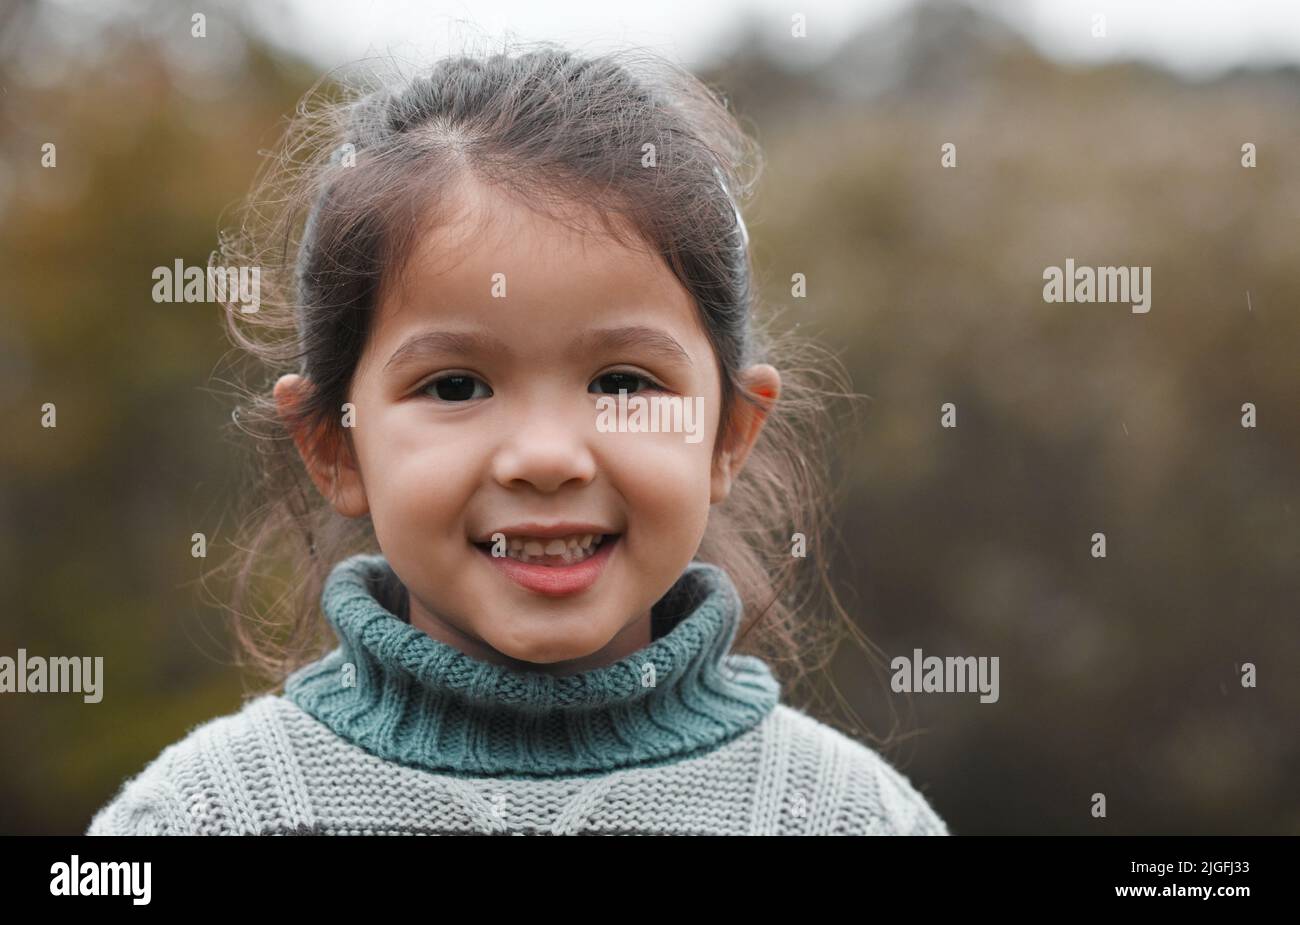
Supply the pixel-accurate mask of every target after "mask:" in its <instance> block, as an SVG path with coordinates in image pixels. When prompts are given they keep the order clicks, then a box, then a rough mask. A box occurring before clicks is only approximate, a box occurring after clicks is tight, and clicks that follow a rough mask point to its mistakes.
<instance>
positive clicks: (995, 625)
mask: <svg viewBox="0 0 1300 925" xmlns="http://www.w3.org/2000/svg"><path fill="white" fill-rule="evenodd" d="M209 6H210V7H211V9H210V10H209V13H208V29H209V39H208V40H207V44H203V43H198V42H194V41H192V40H191V39H190V38H189V12H190V11H189V8H188V7H187V8H184V9H181V8H177V7H175V6H174V5H169V4H162V3H158V4H148V5H145V6H143V7H142V8H141V9H138V10H137V11H136V12H135V13H133V14H131V16H129V17H127V18H122V14H114V16H113V17H109V16H108V15H107V14H105V15H103V16H102V17H101V18H95V15H96V14H91V13H83V14H78V16H79V17H80V18H79V19H78V20H77V21H75V22H73V21H72V19H73V17H72V15H71V14H69V13H68V12H67V11H66V10H65V9H64V8H62V7H49V6H44V5H42V4H37V3H33V2H19V3H12V4H10V5H9V6H7V7H6V8H5V9H4V11H3V12H0V213H2V214H3V218H4V221H3V222H2V223H0V279H3V281H4V288H3V301H2V302H0V325H2V327H0V330H2V332H3V333H2V334H0V412H2V413H3V415H4V419H5V421H6V425H7V433H8V434H9V436H10V439H8V440H5V441H0V470H2V471H3V479H2V480H0V513H2V514H3V517H4V524H5V529H4V530H3V531H0V587H2V588H3V589H4V592H5V601H6V607H7V613H6V617H5V619H4V621H3V623H2V624H0V654H4V655H10V656H13V655H14V654H15V653H16V651H17V649H18V648H20V647H23V648H26V649H27V650H28V652H29V653H32V654H56V653H57V654H74V653H80V654H98V655H103V656H104V657H105V664H106V671H105V674H106V680H105V691H106V697H105V699H104V701H103V702H102V703H101V704H98V705H95V706H93V707H91V706H89V705H85V704H82V703H81V701H80V698H79V697H76V696H73V695H66V696H59V697H22V696H19V695H11V696H8V697H0V767H3V769H4V770H3V772H2V773H0V831H3V832H9V833H19V832H51V833H58V832H68V833H70V832H80V831H83V830H84V828H85V825H86V824H87V823H88V821H89V818H90V815H91V813H92V812H93V811H94V810H95V809H96V808H97V807H98V806H99V805H101V804H102V803H103V802H104V801H105V800H107V799H108V798H109V796H111V795H112V793H113V791H114V790H115V788H116V787H117V786H118V784H119V783H120V782H121V780H122V779H123V778H124V777H125V776H127V775H129V774H134V773H136V772H137V771H138V770H140V769H141V768H142V767H143V766H144V764H145V763H147V762H148V761H149V760H152V758H153V757H155V756H156V755H157V753H158V752H159V751H160V750H161V749H162V748H163V747H165V746H166V745H167V744H170V743H171V742H174V741H176V740H177V739H179V738H181V737H182V736H183V735H184V734H185V733H186V732H187V731H188V730H189V729H190V728H192V727H193V726H194V725H196V724H198V723H199V722H202V721H204V720H207V719H210V718H212V717H214V716H217V715H220V714H223V713H226V712H230V711H232V710H234V709H236V708H237V707H238V705H239V699H240V694H241V680H240V678H239V677H238V676H237V673H236V672H234V671H233V670H232V669H231V668H229V667H228V658H229V656H228V649H227V641H226V638H225V635H224V622H223V621H224V614H222V613H221V612H220V611H219V610H218V609H217V608H215V607H213V606H211V605H209V604H207V603H205V602H204V600H203V596H202V595H201V594H200V593H199V590H198V588H197V587H196V585H195V581H196V579H197V577H198V574H199V569H198V565H197V563H196V561H195V560H194V559H192V558H191V556H190V535H191V534H192V533H193V532H195V531H203V532H205V533H207V535H208V536H209V538H217V539H219V538H220V537H222V536H223V535H225V534H228V533H229V529H230V524H229V523H228V522H226V519H225V518H226V516H227V515H226V514H225V512H226V511H227V510H228V509H229V505H230V502H231V500H232V499H233V498H234V497H235V495H236V493H237V492H238V490H239V485H238V479H237V476H238V474H239V470H238V467H237V461H238V458H239V457H238V453H237V452H236V451H235V448H233V447H231V446H229V445H228V444H227V443H226V442H225V440H224V439H223V438H222V437H221V436H220V434H221V433H222V428H223V425H224V424H225V422H226V421H227V420H228V416H229V413H230V402H229V400H228V399H227V398H225V397H223V396H222V395H221V391H222V384H221V383H220V382H216V381H214V380H213V378H212V372H213V370H214V368H216V367H217V365H218V362H219V360H220V359H221V358H222V356H223V354H224V353H225V352H226V350H227V346H228V345H227V343H226V341H225V339H224V336H223V334H222V333H221V326H220V318H219V316H218V314H217V312H216V311H215V310H214V308H213V307H212V306H210V305H205V304H185V303H178V304H155V303H154V302H153V301H152V299H151V296H150V293H151V289H152V280H151V277H150V274H151V272H152V269H153V268H154V267H155V266H159V265H169V264H170V263H171V262H172V261H173V260H175V259H176V258H180V259H182V260H184V261H185V263H186V264H187V265H190V264H203V263H205V262H206V260H207V256H208V253H209V252H210V251H211V250H212V248H213V247H215V244H216V232H217V229H218V227H219V224H220V222H221V219H222V215H223V213H224V212H225V210H226V209H228V207H230V206H232V205H233V204H235V203H236V202H237V201H238V200H239V198H240V197H241V196H242V195H243V194H244V193H245V192H246V191H247V188H248V185H249V182H250V180H251V178H252V176H253V173H254V172H255V170H256V168H257V166H258V161H259V159H258V150H259V149H260V148H265V147H268V146H269V145H271V144H272V143H273V142H274V141H275V138H276V137H277V135H278V133H279V131H280V129H281V128H282V126H283V124H284V118H285V117H286V116H287V115H288V114H289V113H291V112H292V109H293V106H294V104H295V102H296V101H297V99H298V97H299V96H300V95H301V94H302V93H303V92H305V91H306V89H307V88H308V87H309V86H310V85H311V84H312V83H313V82H314V81H315V80H316V78H317V77H319V68H318V67H317V66H315V65H312V64H309V63H307V62H306V61H304V60H301V59H298V58H295V57H293V56H292V55H290V54H288V53H287V52H285V51H283V50H280V49H276V48H273V47H271V46H269V45H267V44H266V43H265V42H264V41H263V40H261V39H260V38H258V37H257V33H256V31H255V30H253V29H251V28H250V27H249V26H247V25H246V24H245V23H244V22H242V21H241V19H240V17H239V16H237V15H235V14H233V13H226V12H222V9H223V8H222V7H221V6H220V5H219V4H215V3H213V4H209ZM86 19H90V20H92V21H82V20H86ZM750 28H753V27H750ZM736 48H737V49H739V50H738V51H737V52H736V53H734V54H733V55H732V56H731V57H729V58H728V59H727V60H726V61H724V62H722V63H720V64H719V65H718V66H717V67H716V69H715V70H713V71H710V72H708V73H705V74H703V75H702V76H704V77H705V78H706V79H707V80H709V81H710V82H711V83H713V84H715V85H716V86H718V87H720V88H721V89H723V90H724V92H725V93H726V94H727V95H728V96H729V97H730V98H731V100H732V101H733V103H734V105H735V107H736V109H737V110H738V111H739V112H740V113H741V114H742V116H743V117H744V118H745V120H746V123H747V125H748V126H749V127H750V128H751V130H752V131H754V132H755V134H756V135H757V136H758V138H759V140H760V142H761V143H762V145H763V148H764V151H765V155H766V159H767V165H766V170H765V173H764V178H763V181H762V183H761V185H760V190H759V195H758V197H757V199H756V201H755V202H754V203H753V205H752V207H751V209H750V210H749V213H748V221H749V227H750V230H751V233H752V235H753V239H754V246H755V262H756V266H757V268H758V271H759V273H760V275H761V278H762V283H763V293H764V297H765V300H766V301H767V302H768V303H769V304H770V305H772V306H785V307H786V308H787V309H788V311H787V315H789V316H791V317H792V318H795V319H798V320H799V321H800V322H801V330H806V331H808V333H809V334H811V335H815V336H817V337H819V338H820V339H823V340H824V341H825V342H826V343H828V344H831V345H834V347H835V349H836V350H837V352H838V353H839V354H840V356H841V357H842V358H843V360H844V362H845V363H846V365H847V366H848V367H849V369H850V371H851V373H852V374H853V377H854V381H855V385H856V387H857V389H858V390H859V391H860V392H863V393H865V394H866V395H868V396H870V403H869V407H870V411H869V414H868V415H867V425H868V426H867V427H866V429H865V431H864V432H861V433H849V432H846V433H845V434H843V441H842V448H843V453H842V457H841V459H840V460H839V463H840V469H841V470H842V471H843V473H844V474H845V476H846V478H847V483H846V494H845V495H844V503H843V505H842V506H841V507H840V510H839V513H840V520H839V527H840V531H841V533H842V535H843V537H844V539H845V546H846V549H845V554H844V555H841V556H839V557H838V559H837V561H836V564H835V568H834V571H833V574H834V575H835V576H836V577H837V578H838V580H839V585H840V587H841V588H842V589H843V591H844V594H845V598H846V600H847V601H848V602H849V604H850V607H851V609H852V610H853V612H854V613H855V614H856V615H858V617H859V619H860V621H861V624H862V626H863V628H864V630H865V631H866V632H867V634H868V635H869V636H870V637H871V638H872V640H873V641H874V642H876V643H877V644H878V645H880V646H881V647H882V648H883V649H884V651H885V652H886V653H888V654H889V655H894V654H910V652H911V651H912V649H913V648H917V647H919V648H921V649H922V650H923V651H924V652H925V654H927V655H940V656H943V655H989V656H992V655H996V656H998V657H999V658H1000V660H1001V698H1000V700H999V702H998V703H996V704H981V703H979V700H978V697H977V696H976V695H958V694H942V695H928V696H914V697H913V698H911V701H910V707H911V709H912V710H913V711H914V712H913V714H912V716H911V726H910V727H909V728H915V729H918V730H920V734H919V735H915V736H911V737H908V738H905V739H904V740H903V741H901V742H900V743H899V745H898V746H897V747H896V748H891V749H890V750H889V751H887V755H888V757H889V758H890V759H891V760H892V761H894V762H895V763H897V764H899V765H901V766H902V767H903V769H904V770H905V772H906V773H908V774H909V775H911V776H912V777H913V779H914V780H915V781H916V782H917V783H918V784H921V785H922V787H923V790H924V791H925V792H926V794H927V795H928V796H929V798H930V799H931V800H932V802H933V803H934V805H935V806H936V807H937V809H938V810H939V812H940V813H941V814H942V815H943V816H944V817H945V819H947V820H948V822H949V824H950V826H951V827H952V828H953V830H954V831H956V832H959V833H973V832H1043V831H1046V832H1060V833H1068V832H1081V833H1103V832H1105V833H1121V832H1123V833H1155V832H1200V833H1210V832H1215V833H1239V832H1292V833H1294V832H1298V831H1300V806H1298V803H1297V798H1296V796H1295V794H1294V788H1293V787H1292V786H1291V782H1292V781H1293V780H1294V779H1295V777H1296V776H1297V773H1300V736H1297V733H1296V727H1295V716H1296V704H1297V703H1300V672H1297V670H1296V661H1297V654H1298V653H1300V632H1298V630H1297V622H1296V607H1297V602H1298V601H1300V578H1298V577H1297V575H1298V574H1300V571H1298V569H1297V563H1298V561H1300V555H1298V554H1300V541H1298V540H1297V535H1298V532H1297V526H1298V518H1300V497H1298V496H1297V490H1296V485H1297V473H1296V468H1297V461H1298V460H1300V426H1298V425H1300V415H1298V412H1297V383H1298V382H1300V378H1298V377H1297V357H1298V356H1300V314H1297V311H1296V306H1297V305H1298V304H1300V277H1298V276H1297V274H1296V272H1295V267H1296V261H1297V257H1298V256H1300V236H1297V234H1296V231H1297V229H1296V224H1297V222H1298V221H1300V218H1298V217H1300V183H1298V182H1297V178H1298V177H1300V154H1298V153H1297V152H1300V123H1297V121H1296V120H1295V119H1294V113H1295V111H1296V105H1297V102H1300V77H1298V76H1297V74H1296V72H1294V71H1289V70H1274V71H1259V72H1251V71H1242V72H1238V73H1234V74H1229V75H1226V76H1224V77H1222V78H1219V79H1216V80H1214V81H1209V82H1202V83H1197V84H1191V83H1186V82H1182V81H1179V80H1176V79H1175V78H1173V77H1171V76H1169V75H1168V74H1165V73H1162V72H1159V71H1154V70H1151V69H1148V68H1145V67H1142V66H1138V65H1135V64H1123V65H1114V66H1108V67H1102V68H1093V69H1086V70H1083V69H1077V68H1065V67H1062V66H1059V65H1057V64H1054V63H1052V62H1050V61H1048V60H1044V59H1043V58H1041V57H1039V56H1038V55H1037V54H1035V53H1034V52H1033V51H1032V50H1031V49H1030V48H1029V47H1028V46H1026V45H1025V44H1024V43H1023V41H1021V40H1020V39H1019V38H1018V37H1017V36H1016V35H1015V34H1014V33H1012V32H1010V31H1008V30H1006V29H1005V28H1002V27H1000V26H998V25H996V24H995V23H993V22H991V21H989V20H986V19H983V18H981V17H980V16H979V15H978V14H975V13H972V12H970V11H967V10H964V9H962V8H960V7H955V6H951V5H944V6H923V7H921V8H919V9H917V10H915V11H912V12H909V13H908V14H907V15H906V16H905V17H903V18H902V19H900V20H899V21H897V22H894V23H891V24H888V25H886V26H884V27H879V28H877V29H875V30H873V31H870V32H865V33H863V34H862V35H860V36H855V37H853V38H851V39H850V40H849V41H848V42H846V43H845V45H844V47H843V50H842V51H841V52H840V53H839V54H838V55H837V56H836V57H834V58H832V59H831V60H828V61H826V62H824V63H823V64H821V65H819V66H818V67H817V68H815V69H811V70H809V69H802V70H797V71H795V70H787V69H786V68H788V67H789V65H783V64H781V63H779V61H780V60H781V59H780V57H779V56H778V55H776V54H774V53H769V52H768V51H766V50H765V48H766V46H765V42H764V40H763V38H762V36H761V35H760V34H758V33H757V32H755V33H753V34H750V35H743V34H742V36H741V40H740V41H738V42H737V43H736ZM47 141H52V142H54V143H56V144H57V157H58V166H57V167H56V168H54V169H43V168H42V167H41V166H40V155H41V145H42V144H44V143H45V142H47ZM1247 141H1250V142H1253V143H1254V144H1255V145H1256V146H1257V148H1258V151H1259V166H1258V167H1256V168H1254V169H1250V170H1247V169H1243V168H1242V167H1241V164H1240V157H1241V154H1240V149H1241V145H1242V144H1243V143H1244V142H1247ZM945 142H952V143H954V144H956V145H957V153H958V166H957V167H956V168H955V169H948V170H945V169H942V168H941V167H940V164H939V156H940V146H941V145H942V144H944V143H945ZM1067 257H1072V258H1074V260H1075V261H1076V263H1078V264H1079V265H1093V266H1096V265H1149V266H1151V267H1152V268H1153V272H1152V279H1153V282H1152V291H1153V297H1152V308H1151V311H1150V313H1149V314H1146V315H1140V314H1131V313H1130V311H1129V308H1128V306H1127V305H1108V304H1046V303H1044V302H1043V300H1042V285H1043V283H1042V272H1043V269H1044V268H1045V267H1047V266H1050V265H1058V266H1059V265H1062V264H1063V263H1064V261H1065V259H1066V258H1067ZM796 272H799V273H804V274H806V275H807V278H808V281H809V283H808V297H807V299H806V300H795V299H792V298H791V296H790V290H789V285H790V283H789V280H790V277H791V274H793V273H796ZM1247 292H1249V304H1248V297H1247ZM47 401H51V402H55V403H56V404H57V407H58V423H59V426H58V427H57V428H56V429H52V430H48V429H43V428H41V427H40V423H39V421H40V410H39V409H40V406H41V404H42V403H43V402H47ZM1246 401H1250V402H1254V403H1255V404H1256V405H1257V407H1258V409H1259V427H1258V428H1257V429H1254V430H1248V429H1243V428H1242V427H1241V426H1240V414H1241V412H1240V407H1241V404H1242V403H1243V402H1246ZM943 402H953V403H955V404H956V406H957V408H958V422H959V424H958V427H957V428H956V429H952V430H945V429H943V428H941V427H940V426H939V406H940V405H941V404H942V403H943ZM1096 531H1102V532H1105V533H1106V536H1107V543H1108V557H1107V558H1106V559H1101V560H1097V559H1093V558H1092V557H1091V555H1090V551H1089V550H1090V537H1091V535H1092V534H1093V533H1094V532H1096ZM214 542H215V539H214ZM841 655H842V659H841V660H840V661H839V663H838V664H837V677H838V680H839V683H840V684H841V686H842V687H843V688H844V689H846V690H847V691H849V692H850V693H852V694H853V695H854V696H855V698H856V700H857V702H858V703H860V705H861V709H862V712H863V714H864V716H866V717H867V718H868V719H869V720H870V721H871V722H872V725H873V726H874V727H875V728H877V729H882V730H883V729H885V728H887V726H888V723H887V719H888V716H887V709H886V704H884V703H882V702H881V699H880V694H879V688H878V687H877V686H875V685H874V684H873V683H872V682H871V680H870V678H869V677H868V675H867V673H866V672H865V671H864V669H863V662H862V660H861V658H860V656H858V655H856V654H855V652H854V651H853V650H852V649H851V648H849V647H845V649H844V650H842V653H841ZM1246 661H1250V662H1253V663H1255V664H1256V665H1257V666H1258V669H1259V687H1258V688H1257V689H1254V690H1247V689H1243V688H1241V686H1240V684H1239V681H1238V672H1239V669H1240V665H1241V664H1242V663H1243V662H1246ZM902 700H903V698H902V697H899V701H900V703H901V701H902ZM897 705H899V704H896V706H897ZM1098 791H1100V792H1104V793H1105V794H1106V795H1107V801H1108V811H1109V818H1108V819H1106V820H1104V821H1099V820H1094V819H1092V818H1091V816H1090V815H1089V812H1088V810H1089V806H1090V803H1089V800H1090V796H1091V794H1093V793H1094V792H1098Z"/></svg>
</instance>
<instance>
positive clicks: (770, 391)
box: [709, 363, 781, 504]
mask: <svg viewBox="0 0 1300 925" xmlns="http://www.w3.org/2000/svg"><path fill="white" fill-rule="evenodd" d="M740 380H741V388H742V389H744V390H745V391H746V392H748V393H749V394H750V395H751V396H753V397H754V398H756V399H758V403H759V406H760V407H755V406H754V405H753V404H751V403H750V402H749V401H747V400H745V399H743V398H742V399H740V400H739V401H737V402H736V403H735V404H734V406H733V407H732V412H731V422H730V426H728V427H727V428H726V431H725V433H724V434H723V444H722V447H721V448H720V449H719V451H718V452H717V453H716V454H715V455H714V462H713V474H712V483H711V484H712V490H711V492H710V496H709V502H710V503H711V504H717V503H718V502H720V501H725V500H726V499H727V496H728V495H730V494H731V483H732V482H733V481H734V480H735V478H736V476H737V475H739V474H740V470H741V469H742V468H743V467H744V465H745V460H746V459H747V458H748V457H749V451H750V450H752V449H753V448H754V443H755V441H757V440H758V435H759V433H760V432H762V430H763V424H764V422H766V421H767V415H768V412H769V411H771V410H772V406H773V405H774V404H776V400H777V398H778V397H779V396H780V394H781V374H780V373H778V372H777V371H776V370H775V369H774V368H773V367H771V366H768V365H767V364H766V363H760V364H758V365H756V366H751V367H749V369H747V370H745V371H744V372H743V373H741V376H740Z"/></svg>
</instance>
